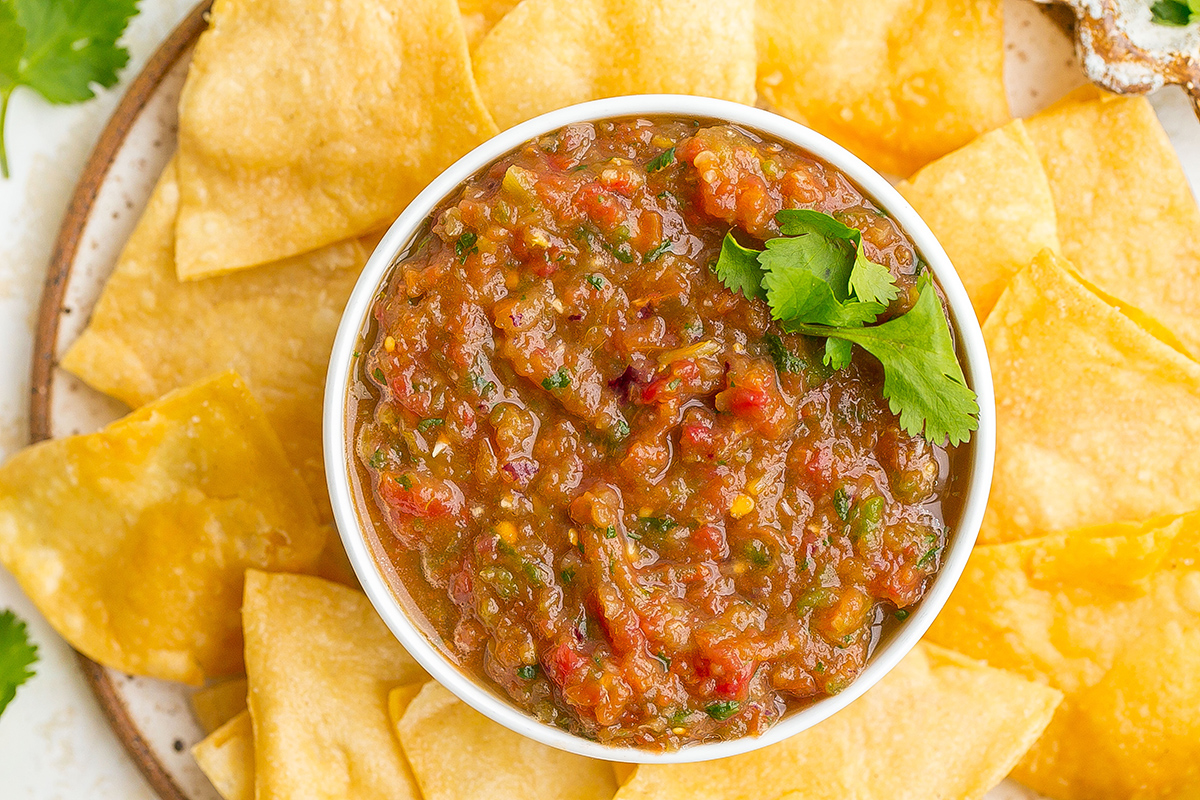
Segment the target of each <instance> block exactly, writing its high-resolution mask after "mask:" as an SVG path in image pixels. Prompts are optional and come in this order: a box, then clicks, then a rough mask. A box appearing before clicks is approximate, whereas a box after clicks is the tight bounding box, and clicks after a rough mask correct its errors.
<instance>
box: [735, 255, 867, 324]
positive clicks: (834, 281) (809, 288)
mask: <svg viewBox="0 0 1200 800" xmlns="http://www.w3.org/2000/svg"><path fill="white" fill-rule="evenodd" d="M758 261H759V263H760V264H761V265H762V268H763V270H764V271H765V273H766V274H765V275H764V276H763V279H762V285H763V288H764V289H766V290H767V302H769V303H770V305H771V316H772V317H774V318H775V319H777V320H793V319H800V320H804V321H806V322H813V323H819V324H822V325H862V324H863V323H865V322H872V321H874V320H875V318H876V317H877V316H879V315H880V314H881V313H882V312H883V310H884V306H881V305H879V304H878V303H862V302H858V301H855V300H850V299H849V297H850V272H851V262H850V255H849V253H847V252H846V251H845V250H844V249H843V248H841V247H839V246H838V244H837V242H836V241H830V240H829V239H826V238H824V237H822V236H817V235H813V234H806V235H804V236H795V237H791V238H780V239H771V240H769V241H768V242H767V249H766V250H764V251H763V252H762V254H761V255H760V256H759V257H758ZM784 327H785V328H786V327H787V326H786V325H785V326H784Z"/></svg>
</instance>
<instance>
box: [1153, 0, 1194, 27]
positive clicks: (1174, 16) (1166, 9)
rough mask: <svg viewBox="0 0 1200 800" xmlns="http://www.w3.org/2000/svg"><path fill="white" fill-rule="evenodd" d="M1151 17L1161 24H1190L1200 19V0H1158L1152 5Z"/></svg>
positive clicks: (1178, 25)
mask: <svg viewBox="0 0 1200 800" xmlns="http://www.w3.org/2000/svg"><path fill="white" fill-rule="evenodd" d="M1150 18H1151V19H1153V20H1154V21H1155V22H1157V23H1158V24H1160V25H1175V26H1177V27H1182V26H1184V25H1190V24H1191V23H1193V22H1198V21H1200V0H1158V2H1157V3H1155V4H1154V5H1152V6H1150Z"/></svg>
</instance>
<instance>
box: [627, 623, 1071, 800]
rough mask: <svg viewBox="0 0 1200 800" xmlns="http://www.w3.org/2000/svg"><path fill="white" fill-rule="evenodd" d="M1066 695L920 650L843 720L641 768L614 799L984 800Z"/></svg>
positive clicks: (956, 656) (929, 649) (948, 653)
mask: <svg viewBox="0 0 1200 800" xmlns="http://www.w3.org/2000/svg"><path fill="white" fill-rule="evenodd" d="M1061 697H1062V695H1061V694H1060V693H1059V692H1057V691H1056V690H1054V689H1049V688H1046V687H1044V686H1040V685H1038V684H1036V683H1031V682H1029V681H1026V680H1025V679H1023V678H1021V677H1019V676H1017V675H1013V674H1012V673H1009V672H1004V671H1003V670H998V669H992V668H990V667H987V666H985V665H984V664H982V663H981V662H978V661H974V660H972V659H969V658H964V657H963V656H961V655H959V654H957V653H954V652H951V651H949V650H943V649H942V648H940V647H936V646H934V645H929V644H919V645H918V646H917V647H916V649H914V650H913V651H912V652H911V653H909V654H908V655H907V656H906V657H905V658H904V660H903V661H901V662H900V663H899V664H898V665H897V666H896V668H895V669H893V670H892V671H891V672H890V673H888V675H887V677H885V678H884V679H883V680H882V681H880V682H879V684H878V685H876V686H875V687H873V688H872V689H871V690H870V691H868V692H867V693H866V694H865V695H863V696H862V697H861V698H860V699H858V700H856V701H854V703H852V704H851V705H850V706H848V707H847V708H846V709H845V710H843V711H840V712H838V713H837V714H836V715H834V716H833V717H830V718H829V719H828V720H826V721H825V722H822V723H821V724H820V725H817V726H816V727H814V728H810V729H809V730H807V731H805V732H803V733H800V734H797V735H796V736H794V737H792V738H790V739H787V740H785V741H783V742H780V743H779V744H775V745H771V746H770V747H766V748H763V749H762V750H756V751H754V752H751V753H746V754H744V755H740V756H733V757H732V758H724V759H720V760H717V761H706V762H703V763H698V764H672V765H666V766H658V765H648V764H641V765H639V766H638V768H637V771H636V772H635V773H634V775H633V778H632V779H630V781H629V782H628V783H626V784H625V785H624V786H623V787H621V790H620V791H619V792H617V800H668V799H670V800H675V798H682V797H688V798H703V799H704V800H759V798H766V797H776V798H777V797H783V796H793V797H795V798H797V800H798V799H799V798H803V799H804V800H844V798H850V797H853V798H856V800H874V799H875V798H878V799H879V800H905V799H906V798H912V800H929V798H935V797H945V798H950V797H953V798H964V799H965V798H978V797H982V796H983V794H984V792H986V791H988V790H989V789H991V788H992V787H993V786H995V785H996V784H997V783H999V782H1000V781H1001V780H1003V779H1004V776H1005V775H1007V774H1008V771H1009V770H1010V769H1011V768H1012V766H1013V764H1015V763H1017V759H1019V758H1020V757H1021V755H1022V754H1023V753H1024V752H1025V751H1026V750H1027V749H1028V748H1029V746H1030V745H1031V744H1032V743H1033V742H1034V740H1036V739H1037V737H1038V735H1039V734H1041V732H1042V729H1043V728H1045V727H1046V723H1047V722H1049V721H1050V717H1051V716H1052V715H1053V714H1054V709H1055V707H1056V706H1057V705H1058V702H1059V700H1060V699H1061Z"/></svg>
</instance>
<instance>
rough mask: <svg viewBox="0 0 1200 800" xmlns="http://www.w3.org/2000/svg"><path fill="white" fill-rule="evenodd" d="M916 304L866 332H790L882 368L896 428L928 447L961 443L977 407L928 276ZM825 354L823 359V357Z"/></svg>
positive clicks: (812, 328)
mask: <svg viewBox="0 0 1200 800" xmlns="http://www.w3.org/2000/svg"><path fill="white" fill-rule="evenodd" d="M917 290H918V295H917V302H916V304H914V305H913V307H912V308H911V309H909V311H908V312H907V313H905V314H902V315H901V316H899V317H896V318H895V319H892V320H889V321H887V322H885V323H883V324H882V325H876V326H874V327H870V328H849V327H836V328H835V327H828V326H820V325H808V324H803V323H798V324H796V325H795V328H796V330H798V331H800V332H802V333H808V334H811V335H814V336H828V337H834V338H838V339H844V340H846V341H849V342H853V343H854V344H857V345H858V346H859V347H861V348H863V349H864V350H866V351H867V352H868V353H870V354H871V355H873V356H875V358H877V359H879V362H880V363H881V364H882V365H883V371H884V379H883V396H884V397H885V398H887V400H888V405H889V407H890V408H891V409H892V413H894V414H898V415H899V416H900V426H901V427H902V428H903V429H904V430H905V431H907V432H908V433H909V434H911V435H914V436H916V435H919V434H921V433H922V432H924V434H925V438H926V439H928V440H929V441H931V442H943V441H946V440H947V439H949V441H950V443H951V444H959V443H960V442H964V441H966V440H967V439H968V438H969V436H970V432H971V431H973V430H975V428H976V426H977V425H978V420H977V416H978V414H979V403H978V402H976V399H975V393H974V392H972V391H971V390H970V389H969V388H967V381H966V378H965V377H964V376H963V372H962V367H960V366H959V364H958V358H957V356H956V355H955V352H954V342H953V340H952V339H951V337H950V327H949V324H948V323H947V322H946V316H945V314H944V313H943V312H942V304H941V302H940V301H939V300H938V296H937V292H936V291H934V288H933V282H932V281H931V280H930V279H929V276H928V275H922V276H921V278H920V279H919V280H918V281H917ZM828 355H829V353H828V351H827V352H826V357H827V358H828Z"/></svg>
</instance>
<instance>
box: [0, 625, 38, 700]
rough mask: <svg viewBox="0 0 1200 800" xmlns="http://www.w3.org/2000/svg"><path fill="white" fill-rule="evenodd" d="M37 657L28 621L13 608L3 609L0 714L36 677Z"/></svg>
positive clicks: (0, 657) (0, 629)
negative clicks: (21, 689) (27, 624)
mask: <svg viewBox="0 0 1200 800" xmlns="http://www.w3.org/2000/svg"><path fill="white" fill-rule="evenodd" d="M37 660H38V651H37V645H35V644H33V643H32V642H30V641H29V632H28V631H27V630H26V628H25V623H24V622H23V621H22V620H20V619H18V618H17V615H16V614H14V613H13V612H11V611H3V612H0V714H3V713H4V709H5V708H7V707H8V704H9V703H11V702H12V699H13V698H14V697H16V696H17V689H19V688H20V687H21V685H22V684H24V683H25V681H27V680H29V679H30V678H32V677H33V675H34V670H33V665H34V664H36V663H37Z"/></svg>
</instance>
